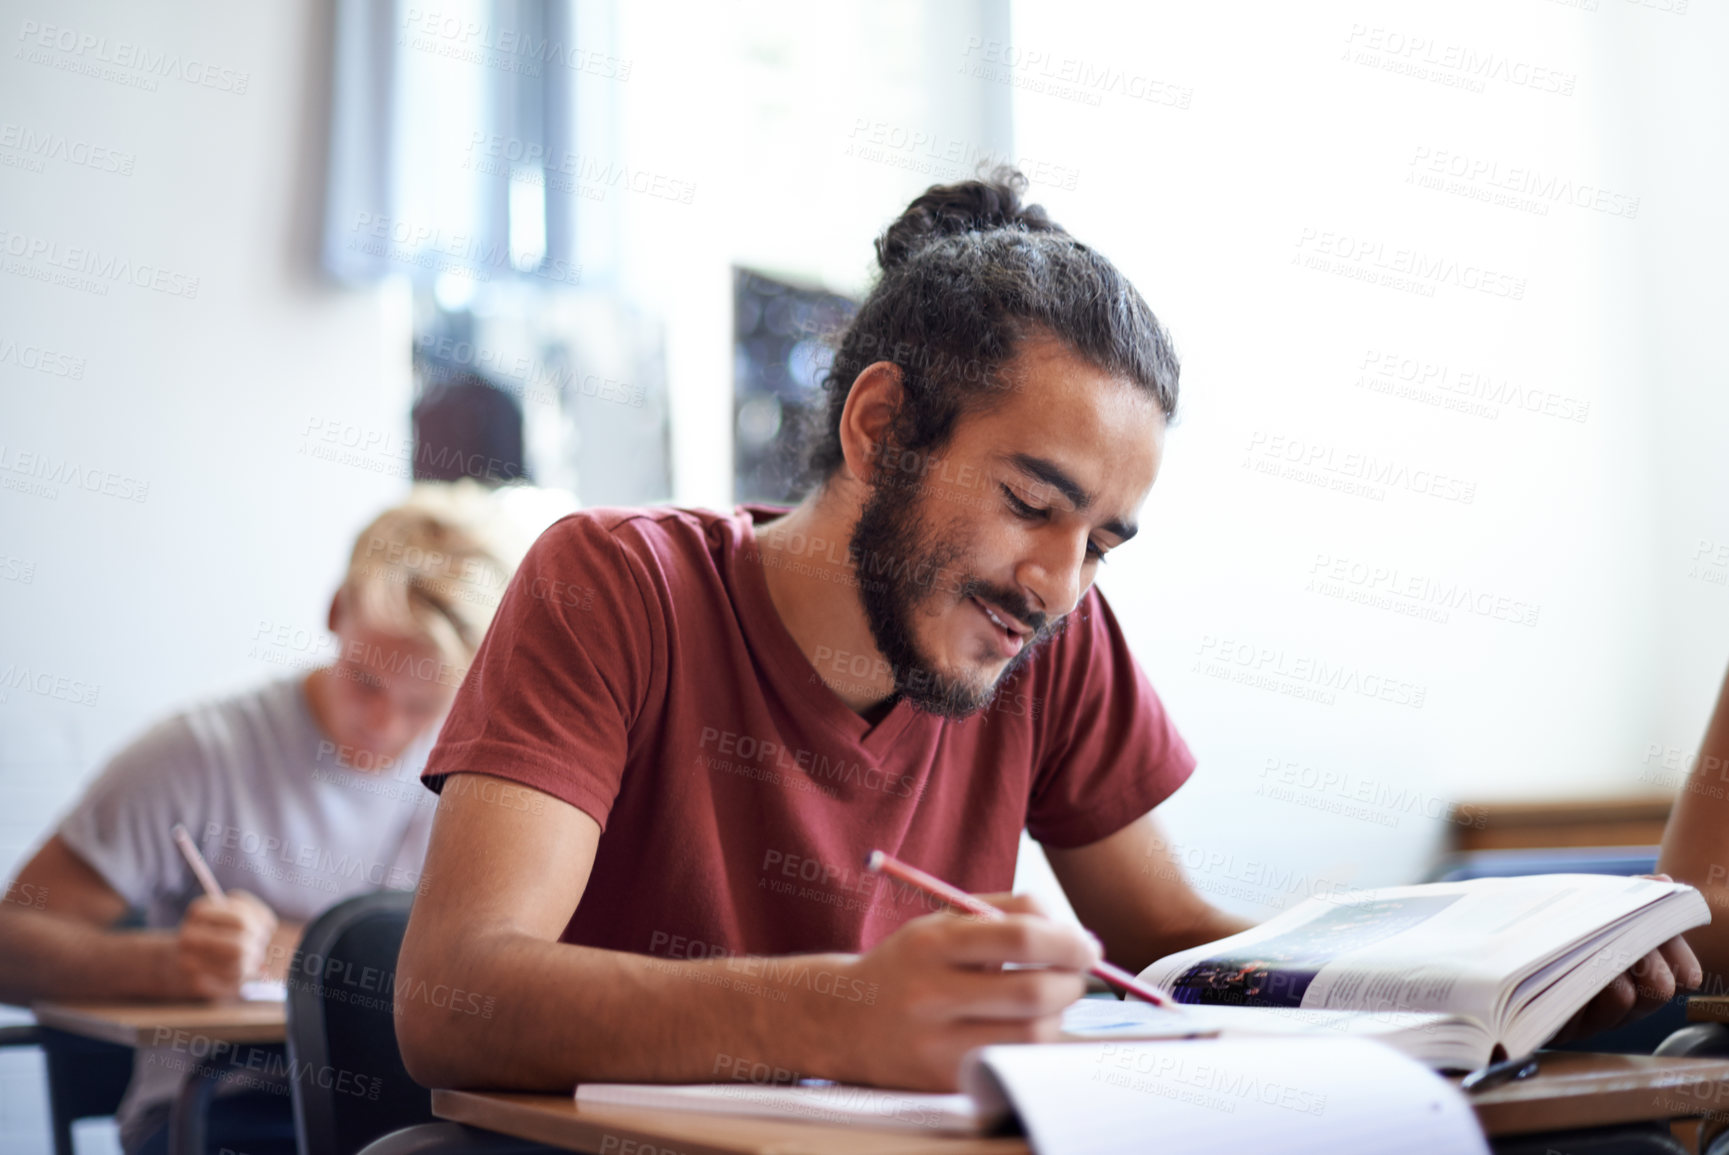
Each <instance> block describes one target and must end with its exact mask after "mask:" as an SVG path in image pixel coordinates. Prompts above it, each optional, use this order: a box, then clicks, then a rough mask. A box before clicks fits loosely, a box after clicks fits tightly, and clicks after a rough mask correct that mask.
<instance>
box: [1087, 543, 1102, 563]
mask: <svg viewBox="0 0 1729 1155" xmlns="http://www.w3.org/2000/svg"><path fill="white" fill-rule="evenodd" d="M1087 556H1088V557H1090V558H1092V559H1093V560H1094V561H1096V562H1098V563H1099V564H1100V565H1104V564H1105V551H1104V550H1102V549H1100V548H1099V547H1098V546H1096V545H1094V544H1093V543H1092V542H1090V541H1089V542H1088V543H1087Z"/></svg>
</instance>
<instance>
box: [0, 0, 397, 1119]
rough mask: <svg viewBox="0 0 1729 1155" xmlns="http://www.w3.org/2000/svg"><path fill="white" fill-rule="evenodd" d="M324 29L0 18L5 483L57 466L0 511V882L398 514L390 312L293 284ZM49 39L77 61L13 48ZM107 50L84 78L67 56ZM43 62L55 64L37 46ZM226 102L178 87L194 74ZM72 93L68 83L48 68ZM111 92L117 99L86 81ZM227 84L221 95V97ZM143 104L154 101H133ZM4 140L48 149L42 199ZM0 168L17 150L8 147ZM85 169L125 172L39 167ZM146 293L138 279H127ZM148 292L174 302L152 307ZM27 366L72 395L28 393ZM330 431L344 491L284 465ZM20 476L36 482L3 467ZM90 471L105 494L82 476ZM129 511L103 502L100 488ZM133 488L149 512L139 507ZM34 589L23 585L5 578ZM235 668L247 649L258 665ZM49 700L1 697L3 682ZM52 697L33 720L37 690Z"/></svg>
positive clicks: (14, 14) (94, 13) (35, 1087)
mask: <svg viewBox="0 0 1729 1155" xmlns="http://www.w3.org/2000/svg"><path fill="white" fill-rule="evenodd" d="M325 7H326V6H325V5H324V4H290V3H276V4H258V5H253V4H240V5H210V4H200V3H193V2H191V0H186V2H159V3H152V4H149V5H128V4H119V3H109V4H96V3H77V2H61V0H56V2H55V3H52V4H50V3H44V2H39V0H38V2H28V0H0V39H3V40H4V48H3V49H0V133H4V134H5V135H4V136H0V247H3V248H4V250H5V256H4V261H5V263H4V266H3V268H0V446H3V449H0V454H3V455H4V460H3V461H0V477H3V478H8V479H12V480H13V481H20V480H22V481H30V480H31V479H30V478H29V477H27V476H22V475H20V474H18V473H16V472H6V470H11V469H15V468H16V467H17V466H18V464H19V455H21V454H27V453H28V454H40V455H43V456H44V457H45V458H47V459H51V460H52V463H53V468H54V469H55V470H56V471H57V472H58V471H60V470H61V469H62V467H63V463H65V462H68V461H69V462H70V463H71V464H72V465H73V466H74V467H76V469H77V470H78V471H80V472H79V476H80V477H86V478H88V477H94V478H96V481H95V483H94V484H95V486H96V490H97V491H96V492H86V491H84V490H83V489H81V488H80V486H79V483H78V482H77V481H76V480H71V481H66V482H61V483H49V484H48V486H47V493H48V494H49V496H42V495H38V494H35V493H21V492H18V491H17V490H14V489H0V675H4V681H5V686H4V687H0V699H3V700H0V800H4V805H3V806H0V868H3V869H4V870H5V871H6V872H7V874H8V876H10V873H11V871H12V870H13V869H14V867H15V866H16V864H17V863H18V861H19V860H20V858H21V856H22V855H24V854H25V853H26V852H27V851H28V850H29V848H30V847H31V846H33V845H34V844H35V842H36V841H37V840H38V838H39V837H40V836H41V834H42V832H43V831H44V830H45V829H46V827H47V826H48V824H49V822H50V821H51V820H52V818H53V817H54V816H55V814H56V813H57V812H58V811H59V810H60V809H61V808H62V807H63V806H64V805H65V804H66V803H68V802H69V801H70V800H71V799H72V798H73V797H74V796H75V794H76V793H77V791H78V789H79V788H80V786H81V784H82V783H83V782H84V781H85V779H86V777H87V775H88V774H90V773H91V772H92V771H93V770H94V769H96V768H97V767H98V766H99V764H100V761H101V759H102V758H103V757H104V756H105V755H106V754H107V753H109V752H110V751H112V750H113V749H114V748H116V746H118V745H119V744H120V743H122V742H123V741H124V740H125V739H126V738H127V737H128V736H130V735H131V734H133V733H134V732H136V731H137V730H138V729H139V728H140V727H141V726H142V725H144V724H145V723H147V722H148V721H150V720H152V719H154V718H156V717H158V716H160V715H161V714H162V713H163V712H164V711H167V710H169V709H171V708H172V707H174V706H176V705H177V704H180V703H183V702H185V701H186V700H188V699H189V698H191V697H194V696H197V695H200V694H203V693H209V692H217V691H222V690H225V689H230V688H233V687H235V686H237V685H243V684H247V683H254V682H257V681H260V680H263V679H266V678H270V677H274V676H276V675H278V674H279V673H281V672H283V671H284V669H285V668H286V667H285V666H284V665H282V664H281V663H282V662H283V661H294V660H297V659H305V658H308V657H312V656H314V655H310V654H308V653H306V652H305V651H304V650H297V649H296V648H295V646H294V644H293V641H292V640H291V641H290V643H289V644H288V645H270V644H269V643H268V639H264V640H260V641H258V642H256V643H255V634H257V633H258V631H259V627H260V623H269V625H270V628H271V629H274V628H276V627H281V628H285V629H287V630H289V631H296V630H301V631H309V632H308V633H305V634H302V635H301V640H302V642H303V644H304V643H306V642H308V641H309V640H310V639H311V638H317V637H322V636H323V635H322V628H323V622H324V610H325V606H326V604H327V601H328V596H329V592H330V590H331V589H332V588H333V587H334V585H335V582H336V581H337V579H338V578H339V577H340V574H341V572H342V569H343V564H344V562H345V560H346V552H347V548H348V546H349V544H350V542H351V541H352V538H353V534H354V533H355V532H356V531H357V530H358V529H359V528H360V527H361V525H363V524H364V523H365V522H366V521H367V520H368V519H369V518H370V517H371V516H372V514H374V513H375V512H376V511H377V510H378V509H379V508H382V507H383V506H384V505H386V504H388V503H389V502H390V501H391V500H392V499H393V498H395V497H397V496H398V495H399V494H400V493H401V492H402V491H403V489H404V487H405V484H406V483H405V481H404V480H403V470H402V468H401V463H400V462H399V461H396V460H393V459H392V458H391V456H390V455H391V453H393V452H397V453H399V452H402V446H403V445H404V444H405V443H406V440H405V439H406V437H407V435H408V426H407V399H408V389H409V382H408V379H407V376H406V374H407V350H408V347H409V334H408V330H407V312H406V303H405V298H403V297H402V295H401V294H396V293H390V292H386V291H364V292H357V291H354V290H339V289H335V288H332V287H330V286H328V285H326V284H324V283H322V282H321V281H320V280H319V278H318V277H317V275H316V273H315V271H314V269H313V266H312V263H311V260H312V254H314V253H315V251H316V248H315V244H314V236H315V229H316V225H317V220H318V214H319V212H320V206H321V204H322V196H323V194H322V188H323V173H324V159H323V140H324V123H325V116H326V112H325V110H326V101H327V99H328V96H327V92H328V77H327V72H326V61H327V59H328V48H327V42H328V37H329V28H328V19H327V14H326V12H325ZM49 25H52V26H54V27H55V28H56V29H61V30H71V31H72V33H73V35H74V37H75V38H74V39H73V40H70V41H66V43H69V44H71V45H72V46H73V50H72V51H60V50H58V49H55V48H51V47H50V48H41V47H39V46H37V45H36V42H35V40H34V38H33V36H32V35H31V29H32V28H34V27H42V26H49ZM85 36H88V37H91V38H102V39H105V40H106V48H105V49H97V48H95V47H93V46H92V47H87V48H86V49H85V50H84V51H83V52H82V53H80V52H79V51H77V48H76V45H77V43H78V41H77V39H76V38H77V37H85ZM51 40H52V38H51ZM120 42H130V43H132V44H135V45H140V46H143V47H144V48H147V49H148V50H149V51H150V53H151V54H152V55H153V56H156V55H159V54H166V55H167V56H169V57H174V56H176V55H178V56H180V57H181V58H182V67H181V68H180V70H178V71H174V70H170V71H169V72H168V73H167V74H166V75H164V74H163V73H161V72H158V73H155V74H152V73H149V72H147V71H146V70H144V69H142V68H139V67H136V66H133V67H127V66H125V65H114V64H109V65H103V64H101V62H100V61H99V60H97V59H96V57H97V56H98V55H99V54H100V52H102V51H106V52H107V53H108V54H109V55H110V57H112V56H113V55H114V54H116V53H117V52H119V51H120V49H119V47H118V46H119V44H120ZM190 61H197V62H199V65H203V64H204V63H205V62H210V64H211V66H213V67H215V68H217V69H228V70H230V71H231V73H232V74H233V75H231V76H229V77H228V78H227V83H228V84H229V87H230V88H231V89H232V88H234V87H238V85H237V83H236V82H237V81H238V74H244V75H245V77H246V80H245V91H244V92H236V91H223V90H221V89H219V88H216V87H206V86H202V85H200V84H196V83H190V82H188V81H187V80H186V79H183V75H185V74H186V73H188V72H189V73H190V75H191V76H193V77H194V78H199V77H201V76H202V73H201V72H200V71H199V70H198V69H197V68H193V67H191V66H190V64H189V63H188V62H190ZM68 66H71V67H70V68H69V67H68ZM82 67H88V68H90V69H92V70H97V69H101V68H104V67H107V68H110V69H112V70H113V72H112V74H113V75H114V76H118V77H120V78H121V79H122V80H125V81H129V82H132V83H120V82H116V81H115V80H112V79H108V78H106V77H105V76H103V75H96V76H92V75H88V74H85V73H84V72H83V71H82V70H81V68H82ZM216 78H217V81H218V83H221V82H223V80H224V77H223V75H222V73H221V72H217V73H216ZM139 80H153V81H154V84H155V89H154V91H150V90H146V89H144V88H140V87H136V86H135V84H136V82H137V81H139ZM20 133H27V134H30V135H31V136H32V137H34V138H41V137H44V136H46V137H48V138H49V139H50V141H51V142H52V143H51V144H50V146H49V147H50V148H51V149H52V150H54V154H55V155H54V156H52V157H50V158H48V159H44V160H43V161H42V163H41V166H40V171H31V169H30V168H29V167H22V166H21V164H20V161H23V162H25V163H26V164H28V163H29V161H28V158H29V157H30V156H31V155H37V154H32V153H30V152H29V150H28V146H23V147H19V146H20V145H21V141H22V138H21V137H20V136H19V135H18V134H20ZM8 146H13V147H8ZM91 146H95V147H98V148H100V149H103V150H108V151H107V152H104V153H101V154H98V155H99V156H100V157H102V158H103V159H102V160H101V161H99V163H107V161H106V158H107V157H108V156H109V155H111V154H117V160H116V162H115V163H117V164H118V165H120V166H121V167H123V168H125V169H127V171H125V172H109V171H101V170H100V169H99V168H92V167H90V166H88V165H83V164H78V163H70V162H68V161H67V160H65V159H59V155H60V154H61V153H63V152H67V151H70V152H72V153H74V154H75V155H76V156H77V157H78V158H80V159H83V158H87V157H88V156H89V153H88V151H87V150H88V149H89V148H90V147H91ZM37 241H41V242H43V243H48V244H53V245H55V246H58V248H57V252H58V254H59V256H58V259H60V260H72V261H74V262H76V261H77V260H78V259H79V258H77V257H75V256H71V255H70V250H71V249H72V248H75V247H78V248H87V249H89V250H92V251H93V252H94V253H96V254H99V256H98V258H97V259H98V260H100V261H102V262H107V261H109V260H110V259H111V258H118V259H119V260H124V261H129V262H131V263H132V264H133V265H134V266H140V265H152V266H159V267H161V268H163V269H166V270H168V271H169V272H170V273H172V274H176V275H180V276H184V277H196V278H197V279H198V286H197V291H196V296H195V297H189V296H176V295H170V294H168V293H164V292H160V291H154V290H152V289H150V288H141V287H137V286H135V285H133V284H131V283H129V282H128V281H126V280H124V279H123V280H120V281H118V282H110V283H108V284H107V288H106V292H105V293H98V292H90V291H83V290H81V289H76V288H68V287H62V286H59V285H54V284H42V283H40V282H39V281H36V280H33V279H31V278H30V277H28V276H26V275H21V274H20V273H18V272H17V271H15V270H16V269H17V268H18V267H19V266H20V264H22V265H25V266H30V267H33V268H34V269H37V270H43V269H47V268H48V267H49V266H48V264H47V260H46V259H44V258H42V257H37V258H36V259H31V258H30V257H28V256H24V257H20V256H19V255H17V254H18V251H19V249H20V248H21V247H22V248H26V249H27V248H29V247H30V246H31V245H33V244H35V243H36V242H37ZM144 279H145V280H146V283H148V282H149V278H148V277H145V278H144ZM169 283H170V285H176V284H183V282H172V281H171V282H169ZM27 349H28V350H39V349H47V350H51V351H53V352H54V353H56V354H59V355H60V357H62V358H67V359H69V360H61V359H59V358H55V359H52V361H51V363H52V364H53V365H55V366H57V367H60V368H63V369H65V368H71V367H74V366H81V367H82V373H81V376H80V377H78V378H76V379H73V378H69V377H64V376H56V375H54V374H52V373H47V372H42V371H39V370H33V369H30V368H25V367H23V366H22V365H21V363H20V362H21V361H25V360H28V361H29V362H30V363H35V361H36V356H35V355H34V354H28V355H27V354H26V352H25V351H26V350H27ZM309 429H312V430H313V431H314V435H315V438H316V436H317V435H320V434H321V433H322V432H323V431H326V430H329V431H332V432H334V433H335V434H336V436H337V437H338V438H339V439H340V438H342V437H354V438H356V439H365V438H368V437H370V438H371V439H372V445H373V448H372V449H371V450H369V451H367V452H365V453H363V454H361V455H359V456H357V457H355V458H353V459H352V461H353V463H339V462H332V461H328V460H319V459H315V458H313V457H311V456H307V455H303V454H302V452H301V450H302V448H303V446H307V445H308V444H309V442H308V438H307V432H308V430H309ZM24 468H25V469H26V470H28V469H29V468H30V467H29V465H28V464H26V465H25V466H24ZM91 471H101V472H100V473H94V472H91ZM109 475H117V477H115V478H114V480H113V485H112V488H113V489H115V490H118V491H122V492H127V493H133V492H142V493H143V494H144V498H143V500H141V501H133V500H124V499H122V498H120V497H116V496H110V495H105V494H103V493H102V492H101V488H102V484H103V482H104V481H106V480H108V478H109ZM146 485H147V489H144V488H142V487H144V486H146ZM25 574H28V575H29V577H28V580H24V575H25ZM255 645H256V646H259V647H262V648H259V649H256V650H255ZM22 671H28V672H29V675H30V676H31V677H32V678H34V677H36V676H38V675H48V676H49V677H50V681H48V682H45V683H43V685H44V687H45V688H47V689H48V690H49V691H50V693H49V694H48V695H43V694H38V693H34V692H31V691H30V690H29V689H27V688H23V687H15V686H14V685H13V681H14V679H15V678H16V677H18V676H19V675H20V672H22ZM54 678H60V679H67V680H69V683H72V682H75V683H79V684H80V685H78V686H73V685H71V684H69V683H68V684H66V685H63V686H62V687H61V693H62V694H66V695H77V696H79V697H83V696H86V695H87V694H88V693H89V692H90V691H89V690H88V689H87V688H89V687H94V688H95V690H94V698H95V700H94V703H93V704H89V705H82V704H73V703H72V702H69V701H66V700H63V699H61V700H57V699H56V698H55V697H54V696H53V690H54V683H53V681H52V679H54ZM30 1062H32V1061H30V1060H26V1059H24V1058H23V1057H22V1056H19V1055H16V1054H13V1055H7V1056H0V1064H4V1065H3V1066H0V1070H3V1071H4V1072H5V1073H4V1075H3V1076H0V1148H3V1149H5V1150H7V1151H9V1152H10V1151H19V1152H25V1151H33V1150H35V1151H46V1150H47V1149H48V1148H47V1135H46V1128H45V1123H44V1121H43V1116H44V1112H45V1104H44V1103H43V1100H42V1095H41V1088H40V1084H39V1083H37V1082H36V1081H35V1079H34V1075H33V1067H32V1066H30V1065H29V1063H30Z"/></svg>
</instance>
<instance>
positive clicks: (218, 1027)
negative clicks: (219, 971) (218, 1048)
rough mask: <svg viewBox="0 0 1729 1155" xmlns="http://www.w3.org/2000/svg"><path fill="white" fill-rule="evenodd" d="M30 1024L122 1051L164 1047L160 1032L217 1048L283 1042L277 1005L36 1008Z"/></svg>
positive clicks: (284, 1018) (282, 1013)
mask: <svg viewBox="0 0 1729 1155" xmlns="http://www.w3.org/2000/svg"><path fill="white" fill-rule="evenodd" d="M30 1009H31V1010H32V1011H33V1012H35V1015H36V1021H37V1022H38V1023H41V1024H42V1025H43V1026H45V1027H53V1028H54V1029H55V1030H57V1031H65V1032H66V1033H67V1034H71V1035H80V1036H82V1037H84V1038H86V1039H100V1040H101V1041H102V1042H105V1043H118V1044H120V1045H121V1046H123V1047H148V1046H152V1045H154V1044H156V1043H157V1042H158V1041H160V1042H168V1041H169V1040H170V1038H171V1036H170V1035H164V1034H163V1033H162V1032H164V1031H168V1032H185V1035H182V1036H181V1037H182V1038H185V1037H186V1036H191V1037H193V1038H204V1039H209V1040H210V1041H212V1042H222V1043H280V1042H282V1041H283V1040H284V1039H285V1038H287V1032H288V1008H287V1006H286V1005H285V1004H283V1003H273V1002H256V1003H239V1002H236V1003H36V1004H34V1005H32V1006H31V1008H30Z"/></svg>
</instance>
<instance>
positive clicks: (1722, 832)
mask: <svg viewBox="0 0 1729 1155" xmlns="http://www.w3.org/2000/svg"><path fill="white" fill-rule="evenodd" d="M1657 869H1658V870H1659V871H1661V872H1663V873H1665V874H1668V875H1669V876H1671V877H1672V878H1674V879H1675V881H1677V882H1685V883H1690V884H1691V885H1693V886H1696V887H1698V888H1699V893H1700V894H1703V895H1704V896H1705V901H1706V902H1708V903H1710V904H1711V922H1710V923H1709V924H1707V925H1705V926H1702V927H1698V928H1697V929H1695V930H1690V931H1688V932H1687V936H1686V937H1687V941H1688V943H1690V944H1691V945H1692V947H1693V951H1694V953H1695V954H1697V955H1698V956H1699V965H1700V966H1701V967H1703V968H1704V971H1705V986H1704V988H1703V991H1702V993H1704V994H1708V995H1721V994H1726V993H1729V675H1726V676H1725V678H1724V681H1723V688H1722V689H1721V690H1719V691H1718V694H1717V707H1716V709H1714V710H1712V711H1711V720H1710V722H1709V723H1707V724H1706V727H1705V738H1704V740H1703V741H1702V742H1700V743H1699V753H1698V755H1697V757H1695V758H1694V760H1693V765H1692V767H1691V769H1690V770H1689V771H1688V774H1687V781H1686V782H1685V783H1683V785H1682V787H1681V793H1680V795H1679V796H1678V797H1677V798H1676V799H1675V809H1674V811H1673V812H1671V814H1670V815H1669V826H1668V829H1666V830H1665V831H1664V832H1663V852H1662V853H1661V854H1660V855H1659V856H1658V858H1657Z"/></svg>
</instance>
